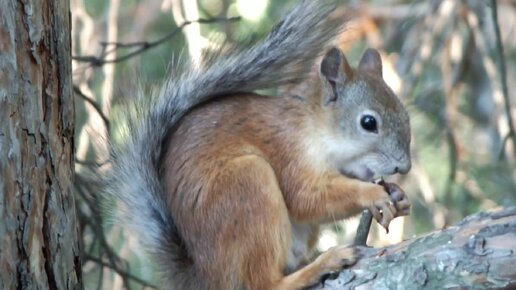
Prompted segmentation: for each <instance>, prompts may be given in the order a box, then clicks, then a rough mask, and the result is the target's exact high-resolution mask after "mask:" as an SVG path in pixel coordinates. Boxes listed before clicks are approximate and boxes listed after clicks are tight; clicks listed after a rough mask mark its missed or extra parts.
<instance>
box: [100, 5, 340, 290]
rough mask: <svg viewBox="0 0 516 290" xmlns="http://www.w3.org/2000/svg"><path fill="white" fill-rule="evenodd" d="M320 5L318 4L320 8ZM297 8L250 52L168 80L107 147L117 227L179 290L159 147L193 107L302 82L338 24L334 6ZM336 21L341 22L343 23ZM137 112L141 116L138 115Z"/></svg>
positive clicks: (177, 244) (182, 265) (178, 252)
mask: <svg viewBox="0 0 516 290" xmlns="http://www.w3.org/2000/svg"><path fill="white" fill-rule="evenodd" d="M321 2H324V3H321ZM326 2H328V1H301V3H299V4H298V5H297V6H296V7H295V8H294V9H293V10H292V11H291V12H290V13H289V14H288V15H287V16H286V17H285V18H284V20H283V21H281V22H280V23H279V24H278V25H277V26H276V27H274V29H273V30H272V32H271V33H270V34H269V35H268V36H267V37H266V38H265V39H264V40H263V41H261V42H259V43H257V44H256V45H254V46H253V47H251V48H247V49H242V50H237V51H235V50H232V51H230V52H229V53H228V52H227V51H226V52H221V53H219V54H218V55H212V56H211V57H210V58H209V59H208V60H207V61H206V62H205V63H204V64H203V65H202V66H201V67H199V68H194V67H192V68H191V69H189V70H187V71H186V72H185V73H183V74H182V75H181V76H179V77H178V78H174V79H171V80H170V81H168V82H167V83H166V84H165V85H164V86H163V88H162V90H161V91H160V92H159V93H158V94H156V95H155V96H153V98H152V99H151V100H150V101H149V102H147V103H146V104H145V105H143V103H144V102H142V106H140V112H139V115H138V117H130V118H129V119H130V120H129V123H130V125H129V130H128V136H127V138H126V140H124V145H123V146H121V147H118V148H113V155H112V168H111V170H110V171H109V172H108V174H107V177H106V184H107V187H108V197H112V198H114V199H115V200H117V202H118V204H119V205H120V206H121V208H122V209H123V210H122V214H121V220H122V222H123V223H124V225H125V224H126V225H128V226H130V227H131V228H132V229H133V230H135V231H136V232H137V233H138V234H139V237H140V238H141V239H142V240H143V243H144V246H145V248H146V249H150V250H151V252H153V254H156V255H157V256H158V257H160V258H159V259H158V260H159V261H161V262H162V263H163V265H161V267H166V269H164V270H165V271H166V274H167V276H169V275H172V276H174V277H169V278H170V279H172V280H174V281H175V283H178V284H182V285H183V286H179V287H178V289H183V288H185V289H186V288H190V289H193V288H191V286H188V284H189V283H190V282H191V281H189V280H188V275H187V274H186V272H187V271H188V268H189V263H191V261H190V260H189V259H188V253H187V252H186V249H184V246H183V245H182V241H181V237H180V236H179V235H178V234H177V231H176V228H175V225H174V221H173V218H172V216H171V214H170V212H169V210H168V209H167V206H166V202H165V197H164V190H163V188H162V185H161V182H160V180H159V177H158V167H159V165H160V162H159V159H160V156H161V153H162V152H161V150H162V142H163V140H164V139H165V138H166V136H167V133H168V132H169V130H170V129H171V128H172V127H173V126H174V125H175V124H176V123H177V122H178V121H179V120H180V118H181V117H183V115H184V114H185V113H186V112H187V111H188V110H189V109H191V108H192V107H193V106H195V105H198V104H199V103H202V102H204V101H207V100H209V99H212V98H214V97H217V96H221V95H226V94H231V93H236V92H251V91H254V90H258V89H265V88H271V87H276V86H280V85H285V84H289V83H295V82H298V81H300V80H302V79H303V78H304V77H306V76H307V75H308V73H309V71H310V70H311V68H312V66H313V63H314V61H315V60H316V59H317V56H318V55H320V54H322V53H324V48H325V47H326V46H327V44H328V42H329V41H330V40H331V39H332V38H333V37H334V36H335V35H336V34H337V32H338V31H339V30H340V27H341V25H340V24H339V23H337V21H336V20H335V19H333V20H331V19H330V18H329V17H328V15H329V13H330V12H331V11H332V10H333V8H334V6H335V4H334V3H333V1H330V2H332V3H326ZM342 22H343V21H341V23H342ZM141 108H144V109H141Z"/></svg>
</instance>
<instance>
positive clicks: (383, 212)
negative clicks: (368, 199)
mask: <svg viewBox="0 0 516 290" xmlns="http://www.w3.org/2000/svg"><path fill="white" fill-rule="evenodd" d="M382 193H383V194H382V195H381V197H380V198H378V199H376V200H374V201H372V204H370V205H369V206H367V208H368V209H369V211H370V212H371V214H372V215H373V217H374V219H375V220H376V221H377V222H378V223H379V224H381V225H382V227H384V228H385V229H386V230H387V231H389V224H390V223H391V221H392V220H393V219H394V218H395V217H396V216H397V209H396V206H395V204H394V202H393V201H392V199H391V197H390V195H388V194H387V193H385V192H382Z"/></svg>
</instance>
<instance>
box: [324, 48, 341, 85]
mask: <svg viewBox="0 0 516 290" xmlns="http://www.w3.org/2000/svg"><path fill="white" fill-rule="evenodd" d="M341 60H342V53H341V52H340V50H339V49H338V48H336V47H333V48H331V49H330V50H329V51H328V52H327V53H326V54H325V55H324V58H323V60H322V62H321V74H322V75H323V76H324V77H325V78H326V79H327V80H328V81H329V82H336V81H337V80H338V79H339V69H340V63H341Z"/></svg>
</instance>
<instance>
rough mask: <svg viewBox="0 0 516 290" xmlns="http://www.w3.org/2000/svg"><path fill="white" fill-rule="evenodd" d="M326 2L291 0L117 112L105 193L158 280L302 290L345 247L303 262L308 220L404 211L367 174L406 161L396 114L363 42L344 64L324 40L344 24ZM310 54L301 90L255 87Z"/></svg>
mask: <svg viewBox="0 0 516 290" xmlns="http://www.w3.org/2000/svg"><path fill="white" fill-rule="evenodd" d="M321 2H324V3H321ZM325 2H326V1H301V3H300V4H298V5H297V6H296V7H295V8H294V9H293V10H292V11H291V12H290V13H289V14H288V15H287V16H286V17H285V18H284V19H283V21H281V22H280V23H279V24H278V25H276V26H275V27H274V28H273V30H272V31H271V33H270V34H269V35H268V36H267V37H266V38H265V39H264V40H263V41H262V42H260V43H257V44H256V45H254V46H252V47H250V48H245V49H241V50H229V51H228V50H223V51H224V52H220V53H219V54H215V55H212V56H211V57H210V58H209V59H207V60H206V61H205V62H204V63H203V64H202V65H200V66H198V67H193V66H192V67H191V68H190V69H188V70H187V71H186V72H184V73H183V74H181V75H180V76H178V77H176V78H173V79H170V80H169V81H168V82H167V83H166V84H165V85H164V86H163V88H162V90H161V91H160V92H158V93H157V94H155V95H153V96H152V98H150V99H145V98H144V97H143V96H142V100H141V101H140V102H139V103H138V104H137V105H136V106H135V107H137V114H136V115H131V114H128V122H129V126H128V130H127V132H126V138H125V139H124V142H123V144H122V145H121V146H118V147H117V146H114V145H113V146H114V147H113V154H112V159H111V164H112V167H111V169H110V170H109V172H107V175H106V177H105V178H106V179H105V181H106V184H107V186H108V190H107V194H108V196H110V197H112V198H114V199H115V200H116V201H117V202H118V203H119V204H120V207H121V209H122V213H121V222H123V224H124V225H127V226H128V227H131V228H132V229H133V230H134V231H136V233H138V235H139V237H140V239H141V240H142V243H143V246H144V248H145V249H146V250H147V251H148V252H149V253H150V254H151V255H152V256H153V257H154V258H155V260H156V262H157V264H158V266H157V267H156V269H157V270H159V271H160V272H161V273H162V276H163V279H164V281H165V282H164V283H165V284H163V285H164V287H165V288H167V289H248V290H263V289H278V290H279V289H285V290H287V289H303V288H305V287H308V286H310V285H313V284H315V283H317V282H318V281H319V280H320V279H321V277H323V276H324V275H325V274H328V273H332V272H336V271H339V270H340V269H342V267H344V266H348V265H352V264H353V263H355V261H356V259H357V252H356V250H355V249H354V248H352V247H346V246H337V247H334V248H331V249H330V250H328V251H327V252H324V253H322V254H321V255H319V256H318V257H317V258H315V259H314V260H313V261H311V260H310V253H311V250H312V248H313V247H314V244H315V242H316V241H317V237H318V228H319V225H320V224H322V223H328V222H333V221H336V220H340V219H344V218H347V217H351V216H354V215H356V214H358V213H360V212H361V211H362V210H364V209H369V210H370V211H371V212H372V213H373V216H374V217H375V218H376V219H377V220H378V222H380V223H381V224H382V225H384V226H386V225H387V224H388V223H389V222H390V221H391V220H392V219H393V218H394V217H396V216H399V215H404V214H407V212H408V208H409V207H410V203H409V202H408V200H407V199H406V197H405V196H404V195H403V196H402V197H401V198H400V196H399V194H398V197H397V198H396V199H394V198H391V196H390V195H389V194H388V193H387V192H386V191H385V189H384V187H382V186H380V185H378V184H374V183H372V182H371V181H372V180H373V178H375V177H378V176H381V175H391V174H395V173H402V174H403V173H407V172H408V171H409V169H410V167H411V161H410V152H409V147H410V126H409V118H408V114H407V112H406V110H405V108H404V107H403V105H402V103H401V102H400V100H399V99H398V98H397V96H396V95H395V94H394V93H393V92H392V91H391V89H390V88H389V87H388V86H387V85H386V84H385V82H384V80H383V79H382V64H381V59H380V56H379V54H378V53H377V52H376V51H374V50H368V51H366V53H365V54H364V56H363V57H362V59H361V61H360V64H359V65H358V67H357V68H356V69H355V68H351V67H350V65H349V64H348V62H347V60H346V58H345V56H344V55H343V53H342V52H341V51H340V50H339V49H338V48H335V47H331V45H330V42H331V41H332V39H333V38H334V37H335V35H336V34H337V33H339V32H340V30H341V27H342V24H343V23H339V21H338V20H336V19H334V18H332V17H329V14H330V12H331V11H332V10H333V8H334V5H331V4H327V3H325ZM340 22H343V21H342V20H341V21H340ZM313 67H315V68H316V69H317V77H316V80H315V81H314V80H312V81H311V82H312V83H311V84H310V89H309V90H307V91H306V92H307V93H308V94H303V93H299V94H296V95H283V96H279V97H271V96H264V95H259V94H256V93H254V91H256V90H259V89H266V88H274V87H278V86H285V85H292V84H299V83H302V82H303V81H305V82H307V81H308V79H309V75H310V72H311V69H312V68H313Z"/></svg>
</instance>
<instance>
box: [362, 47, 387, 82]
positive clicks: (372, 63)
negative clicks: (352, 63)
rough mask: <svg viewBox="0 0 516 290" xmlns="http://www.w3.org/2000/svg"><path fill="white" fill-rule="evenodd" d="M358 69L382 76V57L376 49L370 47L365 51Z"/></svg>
mask: <svg viewBox="0 0 516 290" xmlns="http://www.w3.org/2000/svg"><path fill="white" fill-rule="evenodd" d="M358 70H359V71H364V72H368V73H371V74H374V75H376V76H379V77H382V58H381V57H380V54H379V53H378V51H377V50H376V49H372V48H369V49H367V50H366V52H364V55H363V56H362V59H360V64H359V65H358Z"/></svg>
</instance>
